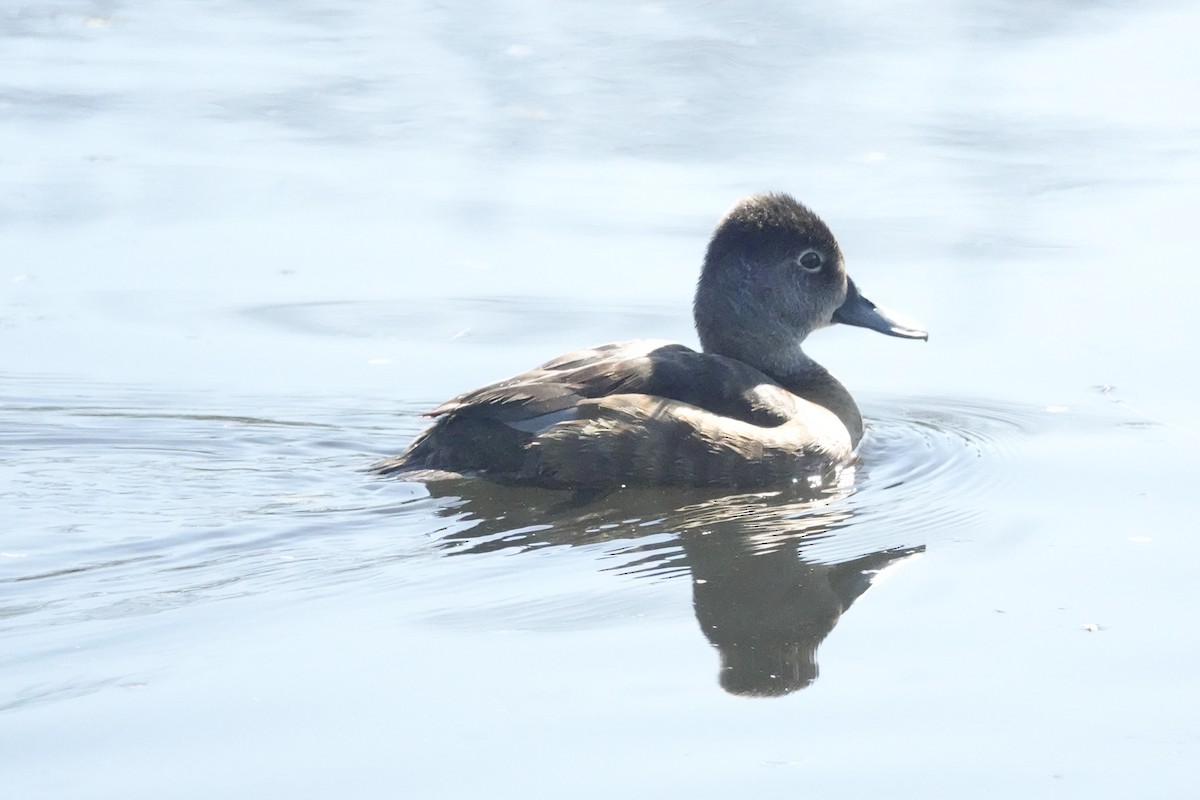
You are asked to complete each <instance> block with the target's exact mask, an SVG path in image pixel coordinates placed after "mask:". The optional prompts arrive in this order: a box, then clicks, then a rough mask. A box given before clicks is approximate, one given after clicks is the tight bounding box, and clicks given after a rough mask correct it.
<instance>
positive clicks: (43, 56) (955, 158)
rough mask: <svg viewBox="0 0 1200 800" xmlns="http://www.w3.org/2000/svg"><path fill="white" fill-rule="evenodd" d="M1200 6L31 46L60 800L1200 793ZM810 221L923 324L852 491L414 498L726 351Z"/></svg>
mask: <svg viewBox="0 0 1200 800" xmlns="http://www.w3.org/2000/svg"><path fill="white" fill-rule="evenodd" d="M1197 30H1200V13H1197V11H1196V10H1195V9H1193V8H1191V7H1189V6H1187V5H1185V4H1173V3H1157V4H1150V5H1144V4H1143V5H1140V6H1136V7H1134V6H1128V7H1125V6H1118V5H1103V4H1094V5H1087V6H1080V5H1078V4H1057V5H1054V6H1038V7H1037V8H1036V9H1035V8H1033V7H1030V6H1026V5H1024V4H1017V3H1003V2H997V3H974V4H968V3H958V4H951V3H938V4H932V5H928V4H927V5H924V6H922V7H921V8H920V9H919V10H917V9H915V7H909V6H889V5H886V4H872V3H858V4H853V5H850V6H841V7H838V8H824V7H822V8H817V7H806V6H795V5H794V4H774V3H770V2H760V3H755V4H750V5H746V4H742V5H739V6H736V7H733V6H731V7H729V9H724V8H718V7H715V6H714V7H709V6H703V7H700V6H695V7H693V6H687V5H673V4H668V3H653V4H646V3H618V4H615V5H614V4H609V5H607V6H605V7H604V8H603V9H601V8H600V7H598V6H596V7H593V6H590V5H587V4H582V3H565V4H553V5H552V4H545V5H543V6H538V7H525V6H515V5H510V4H469V5H462V6H459V7H453V8H450V7H443V6H439V5H437V4H427V3H420V2H410V3H403V4H399V5H397V4H382V3H381V4H355V5H348V6H347V5H344V4H333V3H323V2H320V0H312V2H304V3H293V4H273V3H265V2H253V1H252V0H228V2H224V3H220V4H211V3H209V4H194V3H186V2H162V3H153V4H151V3H139V2H125V3H121V2H89V1H88V0H78V1H75V2H67V1H65V0H63V1H61V2H60V1H58V0H40V2H38V3H25V2H20V0H17V2H9V3H8V5H5V6H3V7H0V61H2V62H3V64H4V69H3V70H0V253H2V255H0V286H3V289H0V455H2V458H0V509H3V511H2V518H3V521H4V525H3V527H2V529H0V641H2V642H3V648H2V649H0V766H2V767H3V769H2V770H0V774H3V778H0V787H2V789H3V791H4V794H5V796H12V797H55V798H62V797H88V798H103V797H118V796H121V797H125V796H147V795H151V794H158V795H168V796H172V797H193V796H195V797H200V796H212V795H214V794H219V795H221V796H233V797H261V796H263V795H264V794H270V795H277V794H285V793H286V794H291V795H295V796H320V795H332V794H335V793H336V794H340V795H351V796H358V797H376V796H394V795H395V794H396V793H397V792H400V793H402V794H404V795H406V796H411V797H467V796H479V795H481V794H485V793H486V794H497V793H499V794H501V795H510V794H512V795H515V794H518V793H520V794H522V795H524V796H530V797H552V796H561V795H564V794H568V793H569V794H570V795H572V796H580V797H609V796H612V795H614V794H616V793H621V794H623V795H632V796H645V797H653V796H664V795H667V796H673V795H682V794H688V795H691V796H700V797H708V796H718V795H722V796H726V795H729V794H731V793H733V792H736V793H738V794H744V793H746V792H747V791H763V790H765V791H771V792H787V793H794V794H798V793H806V792H807V793H811V794H815V795H822V796H849V795H854V796H858V795H867V794H876V795H883V796H890V797H928V796H970V797H1013V796H1028V797H1081V798H1082V797H1087V798H1096V797H1126V796H1129V795H1131V794H1134V793H1136V794H1137V795H1138V796H1142V797H1179V796H1185V795H1187V794H1188V793H1189V791H1190V790H1192V789H1193V787H1194V778H1193V777H1192V773H1193V772H1194V770H1193V768H1192V763H1193V762H1194V756H1195V753H1196V751H1197V744H1198V741H1197V739H1198V737H1197V734H1196V731H1195V726H1194V724H1193V720H1194V719H1195V717H1196V713H1197V711H1198V710H1200V709H1198V708H1197V703H1196V701H1195V700H1194V697H1195V691H1194V678H1193V676H1192V672H1193V670H1192V669H1191V667H1190V665H1191V664H1193V663H1194V662H1195V660H1196V657H1197V655H1198V653H1197V648H1196V646H1195V645H1194V644H1192V640H1191V637H1189V636H1188V635H1187V631H1188V630H1189V628H1190V623H1191V611H1192V609H1193V606H1194V600H1193V598H1192V593H1191V592H1190V590H1189V587H1190V586H1191V584H1192V579H1191V575H1190V564H1192V563H1194V561H1195V559H1196V557H1197V556H1198V555H1200V552H1198V547H1197V545H1196V542H1195V537H1194V535H1193V534H1194V527H1195V522H1196V520H1197V510H1196V504H1195V501H1194V499H1193V494H1194V493H1193V490H1192V485H1191V484H1192V482H1193V481H1192V474H1193V470H1192V469H1191V459H1192V455H1193V452H1194V450H1195V446H1196V441H1197V426H1196V424H1195V420H1194V414H1195V412H1196V403H1195V401H1194V399H1193V398H1194V397H1196V396H1197V393H1198V392H1200V379H1198V378H1197V375H1196V372H1195V370H1193V369H1191V368H1190V367H1189V366H1188V365H1191V364H1194V363H1196V361H1197V356H1198V355H1200V354H1198V353H1197V346H1196V342H1197V337H1196V336H1195V335H1194V334H1193V333H1192V332H1191V331H1190V320H1191V318H1192V316H1194V314H1193V312H1192V306H1193V305H1194V297H1195V294H1196V291H1197V289H1198V288H1200V286H1198V284H1200V279H1198V278H1197V277H1196V271H1195V270H1194V269H1192V268H1191V264H1192V262H1193V261H1194V260H1195V246H1194V244H1193V242H1192V238H1191V236H1190V230H1191V216H1192V213H1193V210H1194V209H1195V208H1196V207H1197V205H1198V201H1200V158H1198V157H1197V149H1196V146H1195V142H1196V141H1198V140H1200V139H1198V136H1197V134H1198V133H1200V131H1198V130H1197V129H1198V127H1200V116H1198V115H1197V111H1196V106H1195V103H1194V102H1193V101H1192V98H1194V97H1196V96H1200V86H1198V85H1197V84H1198V83H1200V78H1198V77H1197V76H1200V69H1198V67H1200V64H1197V56H1196V55H1195V52H1194V48H1193V46H1192V44H1191V43H1192V41H1193V39H1194V37H1195V34H1196V32H1197ZM767 188H771V189H782V190H787V191H791V192H793V193H795V194H796V195H797V196H799V197H800V198H801V199H802V200H804V201H805V202H807V203H809V204H810V205H812V206H813V207H814V208H815V209H816V210H817V211H818V212H819V213H821V214H822V216H823V217H824V218H825V219H826V221H827V222H829V223H830V226H831V227H832V229H833V230H834V232H835V233H836V234H837V236H838V237H839V240H840V242H841V244H842V247H843V249H844V250H845V252H846V253H847V257H848V261H849V266H850V271H851V273H852V274H853V275H854V276H855V279H856V280H857V281H858V283H859V285H860V286H861V287H862V289H863V291H864V293H866V294H867V296H869V297H871V298H872V299H873V300H875V301H877V302H879V303H881V304H883V305H886V306H888V307H892V308H895V309H897V310H900V311H903V312H905V313H906V314H910V315H911V316H913V317H916V318H917V319H920V320H921V321H922V322H924V323H925V324H926V326H927V327H928V328H929V330H930V333H931V340H930V342H929V343H927V344H919V343H914V342H901V341H897V340H891V339H885V338H884V337H878V336H874V335H871V334H869V333H867V332H864V331H861V330H830V331H823V332H820V333H819V334H817V335H816V336H815V337H814V338H813V340H812V343H811V352H812V353H813V355H814V356H816V357H817V358H818V359H819V360H821V361H822V362H823V363H825V364H827V365H828V366H829V367H830V368H831V369H832V370H833V371H834V372H835V373H836V374H837V375H838V376H839V377H840V378H841V379H842V380H843V381H844V382H845V383H846V385H847V386H848V387H850V389H851V390H852V391H853V392H854V393H855V394H856V396H858V397H859V398H860V401H861V404H862V406H863V408H864V411H865V413H866V415H867V417H868V421H869V426H870V431H869V435H868V438H867V440H866V441H865V443H864V448H863V453H862V460H861V463H860V464H859V465H857V467H856V469H855V472H854V475H853V478H852V480H848V481H847V482H846V483H845V484H844V485H842V486H838V487H832V488H831V489H830V490H828V491H827V492H824V493H822V494H821V495H820V496H817V497H815V498H814V497H811V496H809V497H804V496H800V495H798V494H796V493H794V492H787V491H781V492H760V493H751V494H738V495H722V494H721V493H719V492H696V491H676V490H672V491H659V492H654V491H641V492H633V491H626V492H620V493H616V494H613V495H611V496H608V497H605V498H600V499H598V500H593V501H591V502H576V501H574V500H573V499H572V498H570V497H569V496H565V495H562V494H558V493H553V492H543V491H533V490H516V489H501V488H498V487H494V486H491V485H488V484H485V483H480V482H475V481H467V482H452V483H439V484H433V485H430V486H427V487H426V486H421V485H416V484H409V483H404V482H399V481H393V480H381V479H378V478H376V477H374V476H372V475H370V474H369V473H367V472H365V468H366V467H367V466H369V465H370V464H371V463H372V462H373V461H375V460H376V459H377V458H379V457H382V456H384V455H389V454H392V453H395V452H397V451H398V450H400V449H401V448H402V447H403V446H404V445H405V444H406V443H407V441H409V440H410V439H411V437H412V436H413V435H414V434H415V433H416V432H417V431H418V430H419V429H420V427H421V425H422V424H423V423H422V421H421V419H420V418H419V413H420V412H421V411H422V410H425V409H428V408H430V407H431V406H433V405H435V404H436V403H438V402H440V401H441V400H444V399H445V398H447V397H449V396H451V395H453V394H455V393H457V392H459V391H462V390H464V389H467V388H470V387H473V386H476V385H480V384H482V383H484V382H486V381H489V380H493V379H496V378H500V377H503V376H505V375H508V374H512V373H514V372H516V371H519V370H523V369H526V368H528V367H530V366H532V365H534V364H536V363H540V362H541V361H544V360H545V359H547V358H549V357H551V356H553V355H556V354H557V353H559V352H561V351H564V350H567V349H571V348H575V347H580V346H586V345H592V344H597V343H600V342H604V341H609V340H615V339H625V338H633V337H638V336H646V337H653V338H673V339H678V340H681V341H684V342H686V343H694V341H695V338H694V334H693V333H692V332H691V325H690V319H689V317H688V304H689V301H690V294H691V290H692V286H693V284H694V280H695V277H696V273H697V270H698V266H699V259H700V256H701V253H702V248H703V244H704V241H705V237H706V236H707V235H708V233H709V231H710V229H711V226H712V224H713V222H714V221H715V220H716V219H717V217H719V216H720V214H721V213H722V212H723V211H724V210H725V209H726V208H727V207H728V206H729V205H731V204H732V203H733V201H734V200H735V199H736V198H737V197H739V196H740V195H742V194H745V193H747V192H751V191H757V190H761V189H767Z"/></svg>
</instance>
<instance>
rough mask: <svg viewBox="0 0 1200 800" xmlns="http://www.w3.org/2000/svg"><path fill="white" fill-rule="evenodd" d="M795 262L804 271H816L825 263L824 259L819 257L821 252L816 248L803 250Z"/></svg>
mask: <svg viewBox="0 0 1200 800" xmlns="http://www.w3.org/2000/svg"><path fill="white" fill-rule="evenodd" d="M796 263H797V264H799V265H800V269H802V270H805V271H806V272H816V271H817V270H819V269H820V268H821V265H822V264H824V263H825V259H823V258H821V254H820V253H818V252H817V251H816V250H805V251H804V252H803V253H801V254H800V257H799V258H798V259H796Z"/></svg>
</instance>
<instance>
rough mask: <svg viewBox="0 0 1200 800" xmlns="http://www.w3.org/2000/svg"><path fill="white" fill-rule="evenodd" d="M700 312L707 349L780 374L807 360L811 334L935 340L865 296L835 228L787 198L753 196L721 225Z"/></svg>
mask: <svg viewBox="0 0 1200 800" xmlns="http://www.w3.org/2000/svg"><path fill="white" fill-rule="evenodd" d="M693 310H694V312H695V317H696V330H697V331H698V332H699V334H700V343H701V345H702V346H703V347H704V350H705V351H706V352H709V353H720V354H722V355H726V356H730V357H732V358H736V359H738V360H740V361H743V362H745V363H747V364H751V365H753V366H756V367H758V368H760V369H763V370H765V371H767V372H770V373H774V374H779V373H781V372H787V371H788V369H789V367H790V366H791V365H793V364H795V363H797V361H798V359H802V355H801V354H800V342H802V341H803V340H804V338H805V337H806V336H808V334H810V333H811V332H812V331H814V330H816V329H818V328H823V327H825V326H827V325H832V324H834V323H837V322H841V323H844V324H847V325H857V326H859V327H863V328H870V329H871V330H874V331H879V332H880V333H886V334H888V335H889V336H899V337H902V338H905V339H926V338H928V334H926V333H925V330H924V329H923V328H922V327H921V326H920V325H919V324H917V323H915V322H912V321H910V320H907V319H904V318H903V317H902V316H900V315H898V314H893V313H891V312H888V311H885V310H884V309H881V308H879V307H877V306H876V305H875V304H874V303H872V302H871V301H870V300H867V299H866V298H865V297H863V296H862V295H861V294H859V292H858V288H857V287H856V286H855V285H854V282H853V281H852V280H850V277H849V276H848V275H847V274H846V264H845V261H844V259H843V258H842V251H841V248H839V247H838V243H837V240H836V239H834V238H833V234H832V233H830V231H829V228H828V226H826V225H825V223H824V222H822V221H821V219H820V217H818V216H817V215H816V214H814V213H813V212H812V211H810V210H809V209H808V208H806V207H805V206H803V205H801V204H800V203H798V202H796V200H795V199H793V198H792V197H791V196H789V195H786V194H759V195H754V196H753V197H748V198H746V199H744V200H742V201H740V202H739V203H738V204H737V205H735V206H734V207H733V208H732V209H731V210H730V211H729V213H727V214H726V215H725V217H724V218H723V219H722V220H721V221H720V222H719V223H718V224H717V229H716V230H715V231H714V232H713V235H712V240H711V241H710V242H709V243H708V252H707V254H706V255H705V258H704V270H703V272H702V273H701V275H700V283H699V285H698V286H697V287H696V301H695V305H694V307H693Z"/></svg>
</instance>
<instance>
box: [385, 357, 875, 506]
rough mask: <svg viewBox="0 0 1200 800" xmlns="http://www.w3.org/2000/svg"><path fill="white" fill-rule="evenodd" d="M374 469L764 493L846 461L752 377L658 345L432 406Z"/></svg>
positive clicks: (816, 421)
mask: <svg viewBox="0 0 1200 800" xmlns="http://www.w3.org/2000/svg"><path fill="white" fill-rule="evenodd" d="M429 416H432V417H436V418H437V421H436V422H435V423H434V424H433V425H432V426H431V427H429V428H428V429H427V430H425V431H424V432H423V433H422V434H421V435H420V436H418V438H417V439H416V441H414V442H413V444H412V445H411V446H410V447H409V449H408V450H407V451H405V452H404V453H403V454H401V455H400V456H397V457H395V458H392V459H388V460H386V461H383V462H381V463H379V464H377V465H376V467H375V469H376V470H377V471H379V472H381V473H411V474H413V476H414V477H421V473H426V474H431V473H454V474H460V475H461V474H467V475H470V474H479V475H483V476H486V477H488V478H491V479H493V480H498V481H504V482H514V483H524V484H532V485H539V486H546V487H555V488H558V487H571V488H585V487H604V486H619V485H688V486H763V485H770V484H779V483H781V482H784V481H786V480H788V479H789V478H793V477H806V476H810V475H813V474H820V473H822V472H824V471H826V470H827V469H829V468H830V467H832V466H835V465H837V464H840V463H842V462H844V461H845V460H846V459H847V458H849V457H850V454H851V451H852V448H853V442H852V441H851V435H850V433H849V432H848V431H847V427H846V425H845V424H843V422H842V421H841V420H839V418H838V417H837V416H836V415H835V414H833V413H832V412H830V411H829V410H828V409H826V408H824V407H822V406H820V405H817V404H816V403H812V402H809V401H807V400H805V399H803V398H801V397H798V396H797V395H795V394H794V393H793V392H791V391H788V390H787V389H784V388H783V387H781V386H780V385H779V384H777V383H775V382H774V381H773V380H771V379H770V378H769V377H767V376H766V375H764V374H763V373H762V372H760V371H759V370H757V369H754V368H753V367H750V366H749V365H747V364H744V363H742V362H740V361H737V360H735V359H731V358H726V357H724V356H720V355H715V354H708V353H698V352H696V351H694V350H691V349H689V348H687V347H684V346H683V345H680V344H672V343H669V342H660V341H635V342H618V343H614V344H608V345H603V346H601V347H596V348H592V349H588V350H579V351H575V352H572V353H567V354H565V355H563V356H559V357H558V358H555V359H554V360H552V361H548V362H547V363H545V364H543V365H541V366H540V367H538V368H536V369H533V370H530V371H529V372H525V373H522V374H520V375H517V376H515V377H513V378H510V379H508V380H504V381H500V382H497V383H493V384H490V385H488V386H484V387H482V388H480V389H476V390H475V391H472V392H468V393H466V394H463V395H460V396H459V397H456V398H454V399H453V400H450V401H448V402H446V403H443V404H442V405H441V406H439V407H438V408H436V409H434V410H433V411H432V412H430V414H429Z"/></svg>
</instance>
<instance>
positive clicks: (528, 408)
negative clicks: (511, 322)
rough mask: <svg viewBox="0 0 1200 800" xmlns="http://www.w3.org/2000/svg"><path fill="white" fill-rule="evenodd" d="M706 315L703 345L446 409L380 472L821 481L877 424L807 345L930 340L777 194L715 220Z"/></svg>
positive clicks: (700, 289) (635, 345) (606, 362)
mask: <svg viewBox="0 0 1200 800" xmlns="http://www.w3.org/2000/svg"><path fill="white" fill-rule="evenodd" d="M692 310H693V316H694V319H695V325H696V332H697V334H698V335H699V339H700V350H699V351H697V350H694V349H692V348H689V347H687V346H685V345H682V344H678V343H673V342H668V341H658V340H637V341H623V342H614V343H611V344H604V345H600V346H597V347H591V348H587V349H583V350H576V351H573V352H570V353H566V354H564V355H561V356H558V357H557V358H554V359H552V360H550V361H547V362H546V363H544V364H542V365H541V366H539V367H536V368H535V369H532V370H530V371H528V372H523V373H521V374H519V375H516V376H514V377H511V378H508V379H506V380H501V381H498V382H496V383H491V384H488V385H486V386H483V387H481V388H478V389H474V390H472V391H469V392H466V393H464V394H461V395H459V396H457V397H454V398H452V399H450V400H448V401H446V402H444V403H442V404H441V405H439V406H437V407H436V408H434V409H433V410H432V411H429V412H427V414H426V415H425V416H427V417H429V418H432V419H433V420H434V421H433V423H432V424H431V425H430V426H429V427H427V428H426V429H425V430H424V431H422V432H421V433H420V434H418V435H417V437H416V438H415V440H414V441H413V442H412V443H411V444H410V445H409V447H408V448H407V449H406V450H404V452H402V453H401V454H400V455H398V456H394V457H391V458H387V459H385V460H383V461H380V462H378V463H377V464H375V465H374V466H373V467H371V469H372V471H374V472H375V473H377V474H380V475H394V476H399V477H404V478H406V479H410V480H415V481H423V480H424V481H428V480H435V479H444V478H460V477H462V478H470V477H480V478H484V479H488V480H491V481H493V482H496V483H500V484H514V485H527V486H536V487H543V488H547V489H573V490H581V491H595V490H601V491H603V490H611V489H614V488H624V487H655V486H682V487H728V488H738V489H755V488H767V487H772V486H782V485H786V484H789V483H790V484H801V483H803V484H805V485H811V486H817V485H821V483H822V482H823V481H828V480H830V479H831V476H834V475H836V474H837V473H839V472H840V470H841V469H842V468H844V467H845V466H846V465H848V464H850V463H851V462H852V461H853V460H854V459H855V457H856V448H857V447H858V445H859V442H860V441H861V440H862V438H863V434H864V424H863V417H862V413H861V412H860V410H859V408H858V405H857V404H856V403H855V401H854V398H853V397H852V396H851V394H850V392H849V391H848V390H847V389H846V387H845V386H843V385H842V383H841V382H840V381H838V380H837V378H835V377H834V376H833V375H832V374H831V373H830V372H829V371H828V370H827V369H826V368H825V367H823V366H821V365H820V364H818V363H817V362H816V361H814V360H813V359H812V358H810V357H809V356H808V355H807V354H806V353H805V352H804V349H803V347H802V345H803V343H804V340H805V339H806V338H807V337H808V335H809V334H810V333H812V332H813V331H816V330H819V329H821V328H825V327H829V326H831V325H835V324H842V325H851V326H856V327H860V328H866V329H868V330H872V331H876V332H879V333H883V334H886V335H888V336H894V337H899V338H903V339H919V340H926V339H928V333H927V332H926V331H925V329H924V327H923V326H921V325H920V324H919V323H917V322H915V321H912V320H909V319H907V318H906V317H904V316H902V315H900V314H897V313H894V312H889V311H887V310H885V309H883V308H881V307H879V306H876V305H875V304H874V303H872V302H871V301H870V300H868V299H867V298H866V297H865V296H863V294H861V293H860V292H859V290H858V287H857V286H856V285H855V283H854V281H853V280H851V278H850V277H849V275H848V274H847V272H846V263H845V259H844V257H843V255H842V251H841V248H840V247H839V245H838V243H837V240H836V239H835V238H834V236H833V233H832V232H831V231H830V229H829V227H828V226H827V225H826V224H825V223H824V222H823V221H822V220H821V219H820V217H818V216H817V215H816V214H815V213H814V212H813V211H812V210H811V209H809V208H808V207H807V206H805V205H803V204H801V203H800V202H798V201H797V200H796V199H795V198H793V197H792V196H791V195H789V194H785V193H779V192H768V193H762V194H756V195H753V196H750V197H746V198H744V199H742V200H740V201H739V202H737V203H736V204H735V205H734V206H733V208H731V209H730V210H729V211H728V212H727V213H726V214H725V215H724V216H723V217H722V218H721V219H720V221H719V222H718V223H717V226H716V228H715V230H714V231H713V233H712V236H711V238H710V239H709V242H708V247H707V250H706V252H705V256H704V262H703V267H702V269H701V272H700V279H699V281H698V282H697V284H696V293H695V300H694V302H693V306H692Z"/></svg>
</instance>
